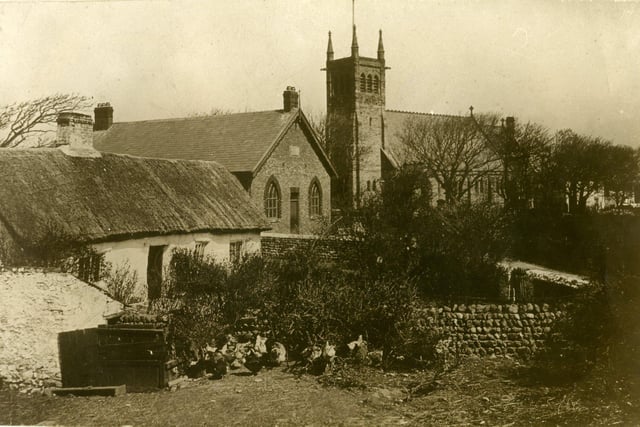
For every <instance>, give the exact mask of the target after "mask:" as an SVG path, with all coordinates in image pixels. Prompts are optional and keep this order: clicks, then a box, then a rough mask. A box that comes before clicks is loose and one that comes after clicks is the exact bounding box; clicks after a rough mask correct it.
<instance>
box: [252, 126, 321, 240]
mask: <svg viewBox="0 0 640 427" xmlns="http://www.w3.org/2000/svg"><path fill="white" fill-rule="evenodd" d="M310 137H311V136H310V135H306V134H305V131H304V130H303V129H302V128H301V127H300V126H299V125H298V124H295V125H294V126H293V127H291V128H290V129H289V131H288V132H287V134H286V135H284V137H283V138H282V140H281V141H280V143H279V144H278V146H277V147H276V148H275V150H274V151H273V153H272V154H271V155H270V156H269V158H268V159H267V161H266V162H265V164H264V165H263V166H262V168H261V169H260V171H259V172H258V173H257V174H256V176H255V177H254V179H253V182H252V184H251V199H252V201H253V203H254V204H255V205H256V206H257V207H258V208H259V209H264V195H265V194H264V192H265V187H266V185H267V182H268V181H269V178H271V177H272V176H273V177H275V178H276V179H277V182H278V185H279V186H280V194H281V210H280V218H278V219H270V225H271V227H272V231H273V232H275V233H290V232H291V226H290V215H291V211H290V201H291V199H290V195H291V188H293V187H296V188H298V191H299V201H298V203H299V205H298V206H299V221H300V230H299V232H300V233H301V234H309V233H315V232H318V231H319V230H320V229H321V228H322V226H323V225H324V224H325V223H326V222H327V221H329V219H330V217H331V178H330V177H329V174H328V172H327V171H326V169H325V168H324V165H323V164H322V162H321V161H320V159H319V158H318V156H317V155H316V153H315V152H314V150H313V148H312V147H311V144H310V143H309V139H308V138H310ZM314 178H317V179H318V182H319V183H320V187H321V190H322V213H323V214H322V216H321V217H311V216H310V212H309V189H310V186H311V182H312V180H313V179H314Z"/></svg>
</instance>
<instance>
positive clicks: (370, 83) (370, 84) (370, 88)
mask: <svg viewBox="0 0 640 427" xmlns="http://www.w3.org/2000/svg"><path fill="white" fill-rule="evenodd" d="M367 92H373V79H372V77H371V74H369V75H368V76H367Z"/></svg>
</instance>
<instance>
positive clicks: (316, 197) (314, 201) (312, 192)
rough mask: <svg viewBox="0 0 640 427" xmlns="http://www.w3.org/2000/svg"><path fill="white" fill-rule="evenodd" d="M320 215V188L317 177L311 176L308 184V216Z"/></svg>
mask: <svg viewBox="0 0 640 427" xmlns="http://www.w3.org/2000/svg"><path fill="white" fill-rule="evenodd" d="M321 215H322V188H321V187H320V182H319V181H318V178H313V180H312V181H311V185H310V186H309V216H321Z"/></svg>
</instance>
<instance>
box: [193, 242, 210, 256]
mask: <svg viewBox="0 0 640 427" xmlns="http://www.w3.org/2000/svg"><path fill="white" fill-rule="evenodd" d="M208 243H209V242H204V241H203V242H196V248H195V249H194V254H195V256H196V257H198V258H200V259H202V258H204V248H205V247H206V246H207V244H208Z"/></svg>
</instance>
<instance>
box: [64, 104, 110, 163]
mask: <svg viewBox="0 0 640 427" xmlns="http://www.w3.org/2000/svg"><path fill="white" fill-rule="evenodd" d="M57 123H58V133H57V138H56V146H57V147H60V149H61V150H62V151H63V152H64V153H65V154H68V155H70V156H75V157H100V153H99V152H98V151H96V150H95V149H94V148H93V120H92V119H91V116H89V115H87V114H82V113H74V112H72V111H64V112H62V113H60V114H58V120H57Z"/></svg>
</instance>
